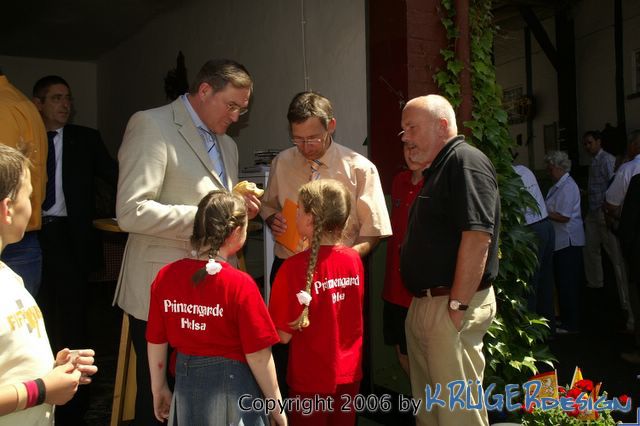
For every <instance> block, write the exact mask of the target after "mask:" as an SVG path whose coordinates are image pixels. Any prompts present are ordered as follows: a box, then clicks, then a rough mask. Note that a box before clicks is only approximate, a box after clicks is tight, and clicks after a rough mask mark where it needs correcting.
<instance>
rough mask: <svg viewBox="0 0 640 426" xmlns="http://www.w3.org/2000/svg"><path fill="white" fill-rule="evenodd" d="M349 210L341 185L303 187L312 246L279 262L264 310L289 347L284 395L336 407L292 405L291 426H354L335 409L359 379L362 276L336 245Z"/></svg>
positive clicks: (305, 230)
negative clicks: (329, 401)
mask: <svg viewBox="0 0 640 426" xmlns="http://www.w3.org/2000/svg"><path fill="white" fill-rule="evenodd" d="M350 210H351V196H350V194H349V192H348V191H347V189H346V188H345V187H344V185H343V184H341V183H340V182H338V181H336V180H332V179H320V180H315V181H312V182H309V183H307V184H305V185H304V186H302V188H300V191H299V193H298V213H297V217H296V225H297V228H298V232H299V233H300V235H301V237H303V238H306V239H309V240H310V242H311V243H310V248H309V249H308V250H306V251H304V252H301V253H298V254H296V255H294V256H291V257H289V258H288V259H287V260H285V261H284V263H283V264H282V266H281V268H280V270H279V271H278V274H277V275H276V279H275V281H274V283H273V287H272V292H271V300H270V302H269V312H270V313H271V318H272V319H273V322H274V324H275V325H276V328H277V329H278V334H279V335H280V341H281V342H282V343H289V346H290V348H289V362H288V369H287V384H288V385H289V396H290V397H292V398H295V397H300V398H301V399H302V398H311V399H312V400H314V398H315V397H316V395H319V396H320V397H322V398H326V397H328V396H331V397H333V400H334V401H335V403H334V405H333V407H332V408H333V410H330V409H329V408H330V407H328V406H327V405H326V404H325V405H324V406H321V405H317V406H312V407H309V408H310V410H313V412H311V413H309V412H308V411H310V410H304V411H305V412H301V411H296V407H293V408H294V409H293V411H291V412H290V413H289V420H290V423H291V424H292V425H296V424H300V425H302V424H304V425H331V426H334V425H354V424H355V421H356V413H355V411H353V410H352V409H350V410H347V411H346V412H343V411H341V410H340V407H341V405H342V403H343V402H345V401H347V400H348V398H349V397H350V398H351V400H353V397H354V395H355V394H357V392H358V390H359V387H360V380H361V378H362V330H363V326H362V322H363V320H362V306H363V296H364V270H363V266H362V261H361V260H360V256H359V255H358V253H357V252H356V251H355V250H353V249H352V248H350V247H346V246H343V245H341V244H340V241H341V237H342V232H343V229H344V228H345V224H346V222H347V219H348V217H349V212H350ZM315 400H317V398H315ZM298 408H300V409H303V407H298ZM348 408H352V407H351V406H350V405H349V406H348Z"/></svg>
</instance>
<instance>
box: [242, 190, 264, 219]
mask: <svg viewBox="0 0 640 426" xmlns="http://www.w3.org/2000/svg"><path fill="white" fill-rule="evenodd" d="M243 197H244V202H245V204H246V205H247V216H248V217H249V220H251V219H253V218H254V217H256V216H257V215H258V212H259V211H260V205H261V204H260V200H259V199H258V197H256V196H255V195H253V194H247V195H243Z"/></svg>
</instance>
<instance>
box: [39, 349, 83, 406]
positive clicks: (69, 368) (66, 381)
mask: <svg viewBox="0 0 640 426" xmlns="http://www.w3.org/2000/svg"><path fill="white" fill-rule="evenodd" d="M67 350H68V349H67ZM63 351H64V349H63ZM60 352H62V351H60ZM60 352H58V354H59V353H60ZM57 359H58V358H57V357H56V360H57ZM42 381H43V382H44V387H45V389H46V392H47V394H46V397H45V400H44V402H46V403H47V404H53V405H63V404H66V403H67V402H68V401H69V400H70V399H71V398H73V395H75V393H76V391H77V390H78V384H79V383H80V371H78V370H77V369H76V368H75V367H74V366H73V364H71V363H70V362H68V363H66V364H63V365H59V366H57V367H56V368H54V369H53V370H52V371H51V372H50V373H49V374H47V375H46V376H44V377H43V378H42Z"/></svg>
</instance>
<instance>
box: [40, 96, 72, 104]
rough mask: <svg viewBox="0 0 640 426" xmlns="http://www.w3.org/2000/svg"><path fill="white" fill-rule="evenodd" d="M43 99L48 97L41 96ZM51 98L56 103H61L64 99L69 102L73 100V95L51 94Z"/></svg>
mask: <svg viewBox="0 0 640 426" xmlns="http://www.w3.org/2000/svg"><path fill="white" fill-rule="evenodd" d="M41 99H42V101H43V102H44V101H45V100H46V99H47V98H41ZM49 99H50V100H51V102H53V103H54V104H59V103H61V102H62V101H67V102H69V103H72V102H73V97H72V96H71V95H53V96H49Z"/></svg>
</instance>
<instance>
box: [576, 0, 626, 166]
mask: <svg viewBox="0 0 640 426" xmlns="http://www.w3.org/2000/svg"><path fill="white" fill-rule="evenodd" d="M613 15H614V9H613V3H612V2H602V1H597V0H584V1H583V2H581V3H579V4H578V5H576V14H575V36H576V94H577V100H578V114H577V119H578V137H581V136H582V134H583V133H584V132H585V131H587V130H602V129H603V128H604V127H605V124H606V123H609V124H611V125H612V126H617V125H618V119H617V114H616V80H615V72H616V68H615V61H616V58H615V40H614V16H613ZM578 146H579V153H580V164H582V165H586V164H590V162H591V157H590V156H589V154H588V153H587V152H586V151H585V150H584V148H583V146H582V144H579V145H578Z"/></svg>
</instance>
